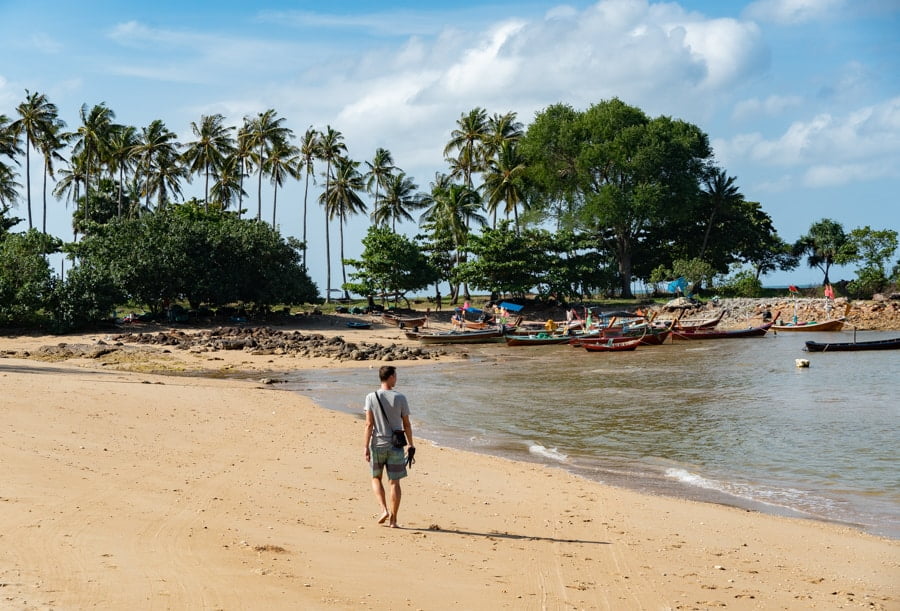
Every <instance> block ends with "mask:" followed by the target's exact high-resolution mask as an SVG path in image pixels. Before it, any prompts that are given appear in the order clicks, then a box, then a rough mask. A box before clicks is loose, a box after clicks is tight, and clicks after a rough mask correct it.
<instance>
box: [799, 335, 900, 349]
mask: <svg viewBox="0 0 900 611" xmlns="http://www.w3.org/2000/svg"><path fill="white" fill-rule="evenodd" d="M805 350H806V351H807V352H856V351H857V350H900V337H894V338H891V339H875V340H871V341H866V342H812V341H810V342H806V348H805Z"/></svg>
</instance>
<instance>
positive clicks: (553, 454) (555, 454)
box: [528, 443, 569, 462]
mask: <svg viewBox="0 0 900 611" xmlns="http://www.w3.org/2000/svg"><path fill="white" fill-rule="evenodd" d="M528 451H529V452H531V453H532V454H537V455H538V456H543V457H544V458H549V459H550V460H555V461H558V462H566V460H567V459H568V458H569V456H568V455H567V454H563V453H562V452H560V451H559V450H557V449H556V448H545V447H544V446H542V445H540V444H538V443H535V444H532V445H530V446H528Z"/></svg>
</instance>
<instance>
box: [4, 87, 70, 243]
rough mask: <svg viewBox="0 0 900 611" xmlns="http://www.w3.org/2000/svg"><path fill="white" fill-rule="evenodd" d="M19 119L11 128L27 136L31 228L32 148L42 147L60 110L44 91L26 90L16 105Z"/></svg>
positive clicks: (27, 180)
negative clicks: (41, 143) (23, 97)
mask: <svg viewBox="0 0 900 611" xmlns="http://www.w3.org/2000/svg"><path fill="white" fill-rule="evenodd" d="M16 112H17V113H18V114H19V119H17V120H16V121H13V123H12V124H11V125H10V129H11V130H12V132H13V135H14V136H15V137H16V138H20V137H21V136H22V135H24V136H25V199H26V202H27V205H28V228H29V229H31V227H32V221H31V149H32V147H34V148H35V149H36V150H38V149H39V147H40V142H41V140H42V139H43V134H44V133H46V132H48V131H50V130H51V129H53V127H52V126H53V124H55V123H58V122H59V110H58V109H57V108H56V105H55V104H53V103H51V102H50V101H49V100H48V99H47V96H46V95H44V94H43V93H38V92H34V93H31V92H30V91H28V90H27V89H26V90H25V101H24V102H22V103H21V104H19V105H18V106H17V107H16Z"/></svg>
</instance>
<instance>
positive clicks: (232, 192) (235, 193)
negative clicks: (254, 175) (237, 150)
mask: <svg viewBox="0 0 900 611" xmlns="http://www.w3.org/2000/svg"><path fill="white" fill-rule="evenodd" d="M240 167H241V161H240V159H238V156H237V155H236V154H232V155H229V156H228V157H226V158H225V159H224V160H223V161H222V163H221V164H220V165H219V167H218V169H217V170H216V173H215V182H214V183H213V186H212V189H210V194H211V195H212V198H213V201H214V202H218V203H219V205H220V206H221V208H222V210H226V209H227V208H228V206H230V205H231V202H233V201H234V200H235V198H237V199H240V198H241V196H242V195H246V193H244V189H243V187H242V186H241V183H242V182H243V174H242V173H241V171H240ZM238 216H240V210H238Z"/></svg>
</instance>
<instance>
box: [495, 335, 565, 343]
mask: <svg viewBox="0 0 900 611" xmlns="http://www.w3.org/2000/svg"><path fill="white" fill-rule="evenodd" d="M504 339H505V340H506V345H507V346H547V345H550V344H567V343H569V339H571V338H570V337H569V336H568V335H551V334H549V333H537V334H535V335H507V336H505V337H504Z"/></svg>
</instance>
